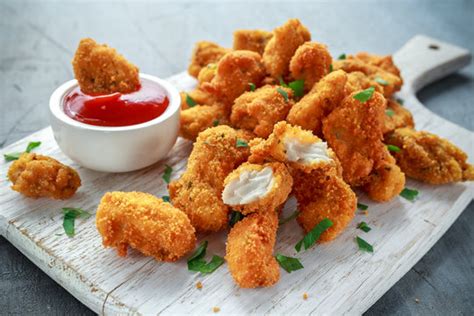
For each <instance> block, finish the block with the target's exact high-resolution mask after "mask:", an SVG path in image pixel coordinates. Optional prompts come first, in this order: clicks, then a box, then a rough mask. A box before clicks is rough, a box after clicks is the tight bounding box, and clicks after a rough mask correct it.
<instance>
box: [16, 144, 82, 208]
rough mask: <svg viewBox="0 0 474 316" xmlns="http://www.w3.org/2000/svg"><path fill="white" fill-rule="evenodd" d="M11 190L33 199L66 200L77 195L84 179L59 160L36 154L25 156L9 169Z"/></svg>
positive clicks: (24, 154) (26, 154)
mask: <svg viewBox="0 0 474 316" xmlns="http://www.w3.org/2000/svg"><path fill="white" fill-rule="evenodd" d="M8 179H10V181H11V182H12V183H13V185H12V189H13V190H15V191H17V192H20V193H21V194H23V195H25V196H27V197H31V198H39V197H49V198H53V199H58V200H65V199H68V198H70V197H71V196H73V195H74V193H76V191H77V189H78V188H79V187H80V186H81V178H80V177H79V174H78V173H77V172H76V170H74V169H72V168H71V167H68V166H66V165H63V164H62V163H60V162H59V161H57V160H56V159H53V158H51V157H47V156H42V155H38V154H34V153H23V154H22V155H21V156H20V158H19V159H18V160H16V161H15V162H13V163H12V164H11V166H10V168H9V169H8Z"/></svg>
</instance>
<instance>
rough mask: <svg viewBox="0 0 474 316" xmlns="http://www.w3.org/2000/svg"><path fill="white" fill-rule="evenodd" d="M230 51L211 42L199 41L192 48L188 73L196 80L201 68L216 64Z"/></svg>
mask: <svg viewBox="0 0 474 316" xmlns="http://www.w3.org/2000/svg"><path fill="white" fill-rule="evenodd" d="M229 51H230V50H229V49H227V48H224V47H221V46H219V45H217V44H216V43H213V42H207V41H201V42H197V43H196V45H195V46H194V50H193V54H192V56H191V64H190V65H189V67H188V73H189V74H190V75H191V76H193V77H195V78H197V76H198V75H199V72H200V71H201V69H202V68H204V67H206V66H207V65H209V64H211V63H217V62H218V61H219V60H220V59H221V58H222V57H223V56H224V55H225V54H227V53H228V52H229Z"/></svg>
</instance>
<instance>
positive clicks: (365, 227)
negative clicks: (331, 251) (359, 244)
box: [357, 222, 372, 233]
mask: <svg viewBox="0 0 474 316" xmlns="http://www.w3.org/2000/svg"><path fill="white" fill-rule="evenodd" d="M357 228H359V229H360V230H363V231H364V232H366V233H368V232H370V230H371V229H372V228H370V227H369V225H367V223H366V222H360V223H359V224H358V225H357Z"/></svg>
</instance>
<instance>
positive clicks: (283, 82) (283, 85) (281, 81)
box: [278, 76, 289, 88]
mask: <svg viewBox="0 0 474 316" xmlns="http://www.w3.org/2000/svg"><path fill="white" fill-rule="evenodd" d="M278 81H279V82H280V86H282V87H285V88H289V86H288V85H287V84H286V82H285V81H284V80H283V78H282V77H281V76H280V77H279V78H278Z"/></svg>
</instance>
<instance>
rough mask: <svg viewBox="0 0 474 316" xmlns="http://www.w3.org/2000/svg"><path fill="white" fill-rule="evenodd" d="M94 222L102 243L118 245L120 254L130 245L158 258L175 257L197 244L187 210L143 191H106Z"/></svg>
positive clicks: (163, 259) (159, 259) (173, 259)
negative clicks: (183, 210) (182, 210)
mask: <svg viewBox="0 0 474 316" xmlns="http://www.w3.org/2000/svg"><path fill="white" fill-rule="evenodd" d="M96 226H97V230H98V231H99V233H100V234H101V235H102V243H103V245H104V246H105V247H115V248H117V252H118V255H119V256H122V257H124V256H126V255H127V248H128V246H130V247H132V248H134V249H136V250H138V251H140V252H141V253H143V254H144V255H146V256H152V257H154V258H155V259H156V260H158V261H176V260H178V259H179V258H181V257H183V256H184V255H185V254H187V253H188V252H190V251H191V250H193V249H194V246H195V244H196V236H195V231H194V228H193V226H192V225H191V222H190V221H189V218H188V217H187V216H186V214H184V213H183V212H181V211H180V210H179V209H177V208H175V207H173V206H172V205H171V204H170V203H167V202H164V201H163V200H162V199H159V198H157V197H155V196H153V195H151V194H148V193H143V192H107V193H106V194H105V195H104V196H103V197H102V199H101V201H100V204H99V206H98V208H97V214H96Z"/></svg>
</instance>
